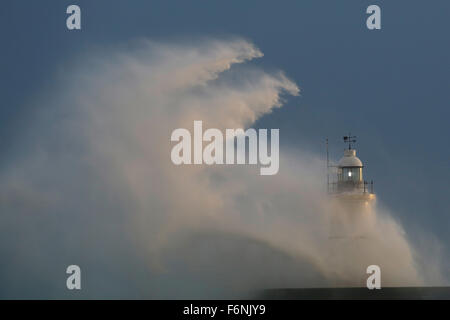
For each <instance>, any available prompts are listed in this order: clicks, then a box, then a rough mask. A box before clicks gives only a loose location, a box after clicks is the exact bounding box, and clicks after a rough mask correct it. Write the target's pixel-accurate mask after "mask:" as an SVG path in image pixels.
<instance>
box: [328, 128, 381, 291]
mask: <svg viewBox="0 0 450 320" xmlns="http://www.w3.org/2000/svg"><path fill="white" fill-rule="evenodd" d="M343 140H344V142H345V143H346V148H345V149H344V150H343V155H342V156H341V158H340V160H339V162H337V164H335V165H330V164H329V162H328V151H327V167H328V196H329V200H330V201H329V204H330V210H329V218H330V220H329V222H330V224H329V237H328V239H329V243H328V247H329V253H328V263H329V264H330V265H331V266H333V269H335V270H336V271H335V272H336V274H338V275H336V276H335V278H336V279H341V281H340V282H337V283H335V285H336V286H341V285H343V286H352V285H358V286H359V285H364V281H365V271H364V270H365V269H364V268H365V267H367V266H368V265H370V261H364V262H363V261H362V258H361V257H363V256H366V255H365V251H366V250H367V249H368V248H370V243H371V240H370V239H371V238H372V237H374V232H376V227H375V225H376V212H375V210H374V204H375V199H376V197H375V193H374V191H373V181H367V180H365V176H364V169H365V168H364V164H363V162H362V161H361V159H360V158H359V157H358V156H357V150H356V148H355V147H354V145H355V143H356V136H352V135H350V134H349V135H348V136H344V139H343ZM327 149H328V148H327ZM330 168H333V170H332V175H331V177H330V176H329V174H330V171H331V170H330ZM355 275H359V277H357V278H355Z"/></svg>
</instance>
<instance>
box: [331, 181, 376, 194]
mask: <svg viewBox="0 0 450 320" xmlns="http://www.w3.org/2000/svg"><path fill="white" fill-rule="evenodd" d="M341 192H361V193H373V180H371V181H370V182H369V181H352V180H348V181H335V182H330V183H328V193H332V194H334V193H341Z"/></svg>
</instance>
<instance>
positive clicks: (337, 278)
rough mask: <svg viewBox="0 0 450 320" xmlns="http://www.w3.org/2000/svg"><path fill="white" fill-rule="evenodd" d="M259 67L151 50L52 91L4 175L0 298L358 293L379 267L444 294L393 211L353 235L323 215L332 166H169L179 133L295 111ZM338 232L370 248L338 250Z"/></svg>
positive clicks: (284, 152)
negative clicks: (271, 169)
mask: <svg viewBox="0 0 450 320" xmlns="http://www.w3.org/2000/svg"><path fill="white" fill-rule="evenodd" d="M257 58H263V54H262V52H261V51H260V50H259V49H258V48H257V47H255V46H254V45H253V44H252V43H251V42H249V41H248V40H245V39H240V38H231V39H220V40H218V39H201V40H196V41H191V42H183V41H177V42H170V43H169V42H168V43H162V42H152V41H147V40H142V41H138V42H137V43H133V44H129V45H126V46H123V47H119V48H108V49H97V50H95V51H93V52H88V53H86V54H84V55H83V56H82V57H79V59H78V60H77V61H76V62H73V61H72V62H71V63H70V64H68V65H70V67H67V68H64V69H63V70H62V72H61V74H59V75H58V76H55V81H54V86H53V87H52V88H46V89H45V92H43V93H42V94H41V95H40V96H39V97H36V99H35V100H34V101H33V102H32V103H31V104H32V110H33V111H32V112H30V114H28V115H27V117H26V123H27V125H26V126H24V128H22V132H21V133H20V134H17V135H16V136H14V137H13V138H14V144H15V145H16V147H15V148H14V149H13V152H12V154H9V155H8V156H7V161H5V162H6V164H5V165H3V167H2V168H0V178H1V179H0V210H1V216H0V228H1V229H0V232H1V235H2V236H1V238H2V241H1V242H0V253H1V255H2V257H3V258H2V264H1V266H0V281H1V283H2V286H1V289H0V296H1V297H3V298H71V297H75V298H78V297H83V298H241V297H248V296H251V295H252V294H254V293H255V292H258V290H261V289H266V288H281V287H283V288H285V287H329V286H365V280H366V279H367V275H366V273H365V272H366V267H367V266H368V265H370V264H377V265H379V266H380V267H381V270H382V285H383V286H415V285H427V284H429V281H439V279H441V277H442V276H441V274H440V271H439V270H440V268H439V266H438V265H437V262H435V263H434V262H431V263H430V264H431V265H433V267H430V268H429V270H431V271H430V272H432V273H433V274H432V275H430V274H425V273H424V270H423V268H420V261H423V259H424V258H423V255H422V252H423V251H427V250H428V248H427V246H425V247H424V248H421V250H418V249H417V248H414V247H412V245H411V244H410V241H409V239H408V235H407V234H406V232H405V231H404V230H403V228H402V226H401V225H400V224H399V223H398V222H396V220H395V219H394V218H393V215H392V214H390V213H389V210H387V209H380V208H376V207H375V208H372V209H368V211H367V212H361V216H360V217H357V218H356V220H358V222H357V223H355V222H354V221H355V219H354V218H353V217H351V214H349V213H348V212H346V209H345V208H343V207H341V206H340V205H339V204H337V203H336V202H334V201H332V200H330V199H329V198H328V197H327V195H326V194H325V188H324V181H326V180H325V172H324V168H325V163H324V159H323V158H322V157H321V156H318V155H316V154H314V153H312V152H309V151H308V150H307V149H302V148H301V146H300V147H299V146H295V147H294V146H293V147H292V148H291V149H289V148H286V147H284V148H282V149H280V169H279V172H278V174H276V175H273V176H261V175H259V167H258V166H256V165H212V166H208V165H184V166H183V165H181V166H176V165H174V164H173V163H172V161H171V159H170V154H171V149H172V147H173V143H172V142H171V141H170V136H171V132H172V131H173V130H174V129H176V128H191V127H192V124H193V121H194V120H202V121H203V125H204V129H206V128H208V127H209V128H218V129H220V130H223V131H224V130H225V129H226V128H248V127H251V126H252V124H254V123H255V121H257V120H258V119H260V118H261V117H262V116H264V115H267V114H269V113H270V112H271V111H272V110H273V109H275V108H281V107H282V105H283V103H284V101H286V99H289V96H296V95H299V93H300V89H299V87H298V86H297V84H296V83H294V82H293V81H292V80H290V79H289V78H288V77H287V76H286V75H285V74H284V73H283V72H281V71H270V72H269V71H265V70H263V69H261V68H260V67H256V66H255V65H252V64H251V63H249V62H250V61H251V60H253V59H257ZM269 129H270V128H269ZM280 139H283V138H282V132H280ZM336 217H337V219H338V220H339V221H340V222H339V223H341V224H343V225H351V226H357V227H358V228H361V229H360V230H364V235H365V236H364V238H363V239H362V240H354V241H353V240H351V239H350V240H343V241H334V240H333V239H332V238H330V229H331V228H332V225H333V223H334V222H332V220H333V219H336ZM332 218H333V219H332ZM333 221H335V220H333ZM409 236H411V235H409ZM336 256H337V257H336ZM431 260H433V259H431ZM427 261H430V259H429V258H427ZM70 264H77V265H79V266H80V267H81V270H82V290H81V291H80V292H77V293H73V292H69V291H68V290H67V289H66V288H65V280H66V277H67V275H66V274H65V269H66V267H67V266H68V265H70ZM435 264H436V265H435ZM430 279H431V280H430Z"/></svg>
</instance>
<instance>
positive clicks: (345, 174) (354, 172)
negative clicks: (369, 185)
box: [341, 167, 362, 181]
mask: <svg viewBox="0 0 450 320" xmlns="http://www.w3.org/2000/svg"><path fill="white" fill-rule="evenodd" d="M341 179H342V180H344V181H361V179H362V172H361V168H358V167H350V168H349V167H347V168H345V167H344V168H342V176H341Z"/></svg>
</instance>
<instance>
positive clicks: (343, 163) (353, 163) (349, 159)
mask: <svg viewBox="0 0 450 320" xmlns="http://www.w3.org/2000/svg"><path fill="white" fill-rule="evenodd" d="M339 167H341V168H344V167H360V168H362V167H363V164H362V162H361V160H359V158H358V157H357V156H356V150H355V149H349V150H345V151H344V156H343V157H342V158H341V160H339Z"/></svg>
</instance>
